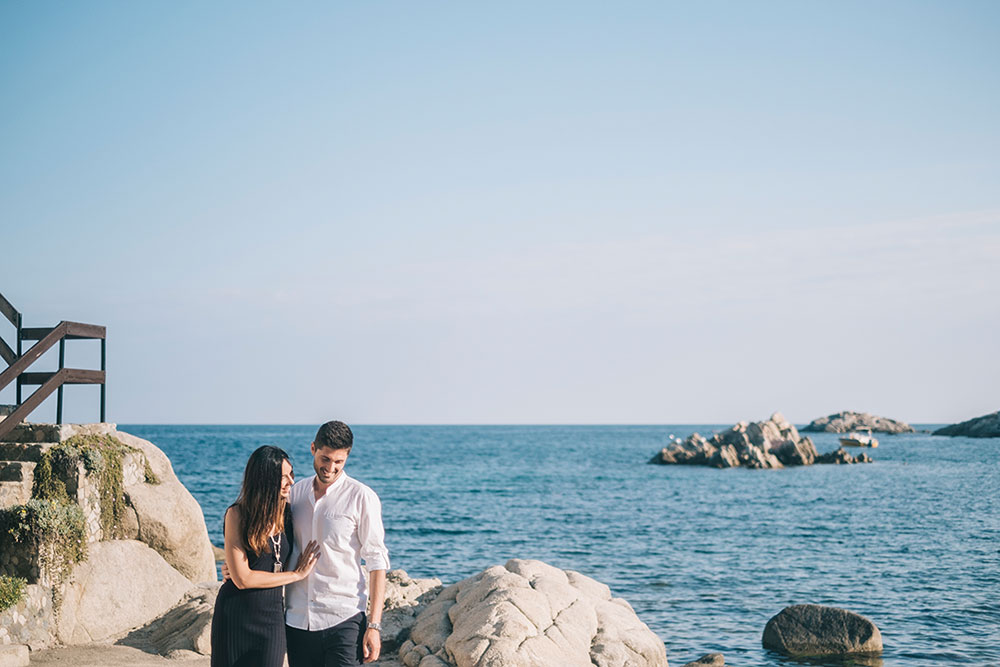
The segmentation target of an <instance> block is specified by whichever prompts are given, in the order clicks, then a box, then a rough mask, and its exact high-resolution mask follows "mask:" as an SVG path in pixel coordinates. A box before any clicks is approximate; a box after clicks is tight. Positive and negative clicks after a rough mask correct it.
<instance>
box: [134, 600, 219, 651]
mask: <svg viewBox="0 0 1000 667" xmlns="http://www.w3.org/2000/svg"><path fill="white" fill-rule="evenodd" d="M221 586H222V583H221V582H216V583H208V584H204V585H202V586H196V587H195V588H192V589H191V590H189V591H188V592H187V593H186V594H185V595H184V597H183V598H182V599H181V601H180V602H179V603H178V604H177V605H176V606H174V607H173V608H172V609H171V610H170V611H168V612H167V613H165V614H164V615H163V616H160V617H159V618H157V619H156V620H154V621H153V622H151V623H149V624H148V625H146V626H144V627H142V628H140V629H138V630H134V631H133V632H130V633H129V634H128V636H126V637H125V638H123V639H121V640H119V641H118V643H119V644H123V645H125V646H134V647H135V648H141V649H144V650H147V651H155V652H156V653H159V654H160V655H165V656H169V657H174V658H177V657H182V656H183V655H184V654H185V653H194V654H200V655H210V654H211V653H212V612H213V610H214V608H215V598H216V596H217V595H218V593H219V588H220V587H221Z"/></svg>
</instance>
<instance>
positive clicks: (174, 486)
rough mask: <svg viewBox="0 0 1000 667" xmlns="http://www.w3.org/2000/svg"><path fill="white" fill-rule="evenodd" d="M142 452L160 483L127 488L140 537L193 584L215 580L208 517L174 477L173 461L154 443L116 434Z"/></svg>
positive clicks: (120, 432)
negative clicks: (206, 523) (206, 521)
mask: <svg viewBox="0 0 1000 667" xmlns="http://www.w3.org/2000/svg"><path fill="white" fill-rule="evenodd" d="M113 435H114V436H115V437H116V438H118V439H119V440H121V441H122V442H123V443H125V444H126V445H129V446H131V447H135V448H137V449H139V450H142V452H143V454H145V455H146V459H147V460H148V461H149V467H150V468H151V469H152V471H153V473H154V474H155V475H156V476H157V478H158V479H159V484H146V483H145V482H144V481H142V480H136V482H135V483H133V484H126V485H125V495H126V499H127V501H128V504H129V505H130V506H131V507H132V508H133V509H134V510H135V515H136V521H137V522H138V538H139V539H140V540H141V541H143V542H145V543H146V544H148V545H149V546H150V547H152V548H153V549H155V550H156V551H157V552H159V554H160V555H161V556H163V558H164V560H166V561H167V562H168V563H170V565H172V566H173V567H174V568H176V569H177V570H178V571H179V572H180V573H181V574H183V575H184V576H185V577H187V578H188V579H189V580H191V581H192V582H194V583H203V582H210V581H215V579H216V572H215V555H214V553H213V551H212V543H211V541H209V539H208V529H207V528H206V527H205V515H204V514H202V511H201V506H200V505H199V504H198V501H196V500H195V499H194V496H192V495H191V493H190V492H189V491H188V490H187V489H186V488H184V485H183V484H181V482H180V480H178V479H177V476H176V475H175V474H174V469H173V466H172V465H170V459H168V458H167V455H166V454H164V453H163V452H162V451H161V450H160V449H159V448H158V447H156V445H154V444H153V443H151V442H149V441H147V440H143V439H141V438H137V437H135V436H134V435H131V434H129V433H125V432H122V431H116V432H115V433H114V434H113Z"/></svg>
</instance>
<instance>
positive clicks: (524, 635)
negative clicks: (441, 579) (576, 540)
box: [399, 559, 667, 667]
mask: <svg viewBox="0 0 1000 667" xmlns="http://www.w3.org/2000/svg"><path fill="white" fill-rule="evenodd" d="M399 659H400V661H401V662H402V663H403V664H404V665H406V666H407V667H448V666H456V667H473V666H476V667H487V666H490V667H522V666H523V667H529V666H532V665H560V666H564V667H573V666H574V665H580V666H581V667H584V666H586V667H590V666H591V665H597V666H598V667H612V666H622V667H624V666H625V665H632V666H635V667H641V666H643V665H661V666H666V665H667V656H666V649H665V647H664V645H663V642H662V641H661V640H660V639H659V638H658V637H657V636H656V635H655V634H653V632H652V631H650V630H649V628H648V627H646V625H645V624H644V623H642V621H640V620H639V618H638V617H637V616H636V615H635V612H634V611H633V610H632V608H631V607H630V606H629V604H628V603H627V602H625V601H624V600H620V599H616V598H612V596H611V591H610V590H609V589H608V587H607V586H606V585H604V584H602V583H599V582H597V581H594V580H593V579H590V578H589V577H585V576H583V575H581V574H579V573H577V572H573V571H569V570H567V571H563V570H560V569H557V568H554V567H552V566H550V565H547V564H545V563H543V562H541V561H534V560H517V559H515V560H510V561H508V562H507V564H506V565H505V566H499V565H497V566H494V567H491V568H489V569H487V570H484V571H483V572H481V573H479V574H477V575H475V576H473V577H470V578H469V579H466V580H464V581H461V582H459V583H457V584H454V585H452V586H449V587H448V588H445V589H444V590H443V591H441V593H439V594H438V595H437V597H436V598H435V599H434V600H433V601H432V602H430V604H428V605H427V608H426V609H424V611H422V612H421V613H420V614H419V615H418V616H417V619H416V622H415V624H414V625H413V627H412V629H411V631H410V638H409V639H408V640H406V641H405V642H404V643H403V645H402V646H401V647H400V650H399Z"/></svg>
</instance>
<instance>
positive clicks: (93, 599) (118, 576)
mask: <svg viewBox="0 0 1000 667" xmlns="http://www.w3.org/2000/svg"><path fill="white" fill-rule="evenodd" d="M190 588H191V582H190V581H188V580H187V579H186V578H185V577H184V575H182V574H181V573H179V572H178V571H177V570H175V569H174V568H173V567H171V566H170V565H169V564H168V563H167V562H166V561H165V560H163V557H162V556H160V554H158V553H157V552H155V551H153V550H152V549H150V548H149V547H148V546H146V545H145V544H143V543H142V542H135V541H131V540H117V541H110V542H97V543H95V544H92V545H90V553H89V557H88V558H87V560H86V561H85V562H83V563H81V564H79V565H78V566H77V567H76V569H74V570H73V575H72V576H71V577H70V578H69V581H68V582H67V583H66V585H65V587H64V591H63V601H62V605H61V607H60V608H59V614H58V617H57V625H56V635H57V637H58V639H59V641H60V642H62V643H64V644H89V643H91V642H100V641H104V640H108V639H112V638H114V637H118V636H120V635H122V634H123V633H125V632H127V631H128V630H131V629H132V628H135V627H138V626H141V625H145V624H146V623H148V622H149V621H151V620H153V619H154V618H157V617H158V616H160V615H161V614H163V613H164V612H166V611H167V610H169V609H170V608H171V607H173V606H174V605H175V604H177V602H178V601H179V600H180V599H181V598H182V597H183V596H184V594H185V593H186V592H187V591H188V590H189V589H190Z"/></svg>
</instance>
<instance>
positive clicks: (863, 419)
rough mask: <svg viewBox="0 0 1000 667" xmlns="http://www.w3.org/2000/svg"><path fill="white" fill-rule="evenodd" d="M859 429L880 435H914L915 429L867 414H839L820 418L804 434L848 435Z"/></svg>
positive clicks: (804, 429)
mask: <svg viewBox="0 0 1000 667" xmlns="http://www.w3.org/2000/svg"><path fill="white" fill-rule="evenodd" d="M858 429H865V430H871V431H875V432H878V433H913V427H912V426H910V425H909V424H907V423H906V422H901V421H897V420H895V419H889V418H888V417H877V416H875V415H870V414H868V413H867V412H850V411H845V412H838V413H837V414H834V415H830V416H828V417H820V418H819V419H814V420H812V421H811V422H809V425H808V426H806V427H804V428H803V429H802V432H803V433H848V432H849V431H857V430H858Z"/></svg>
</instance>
